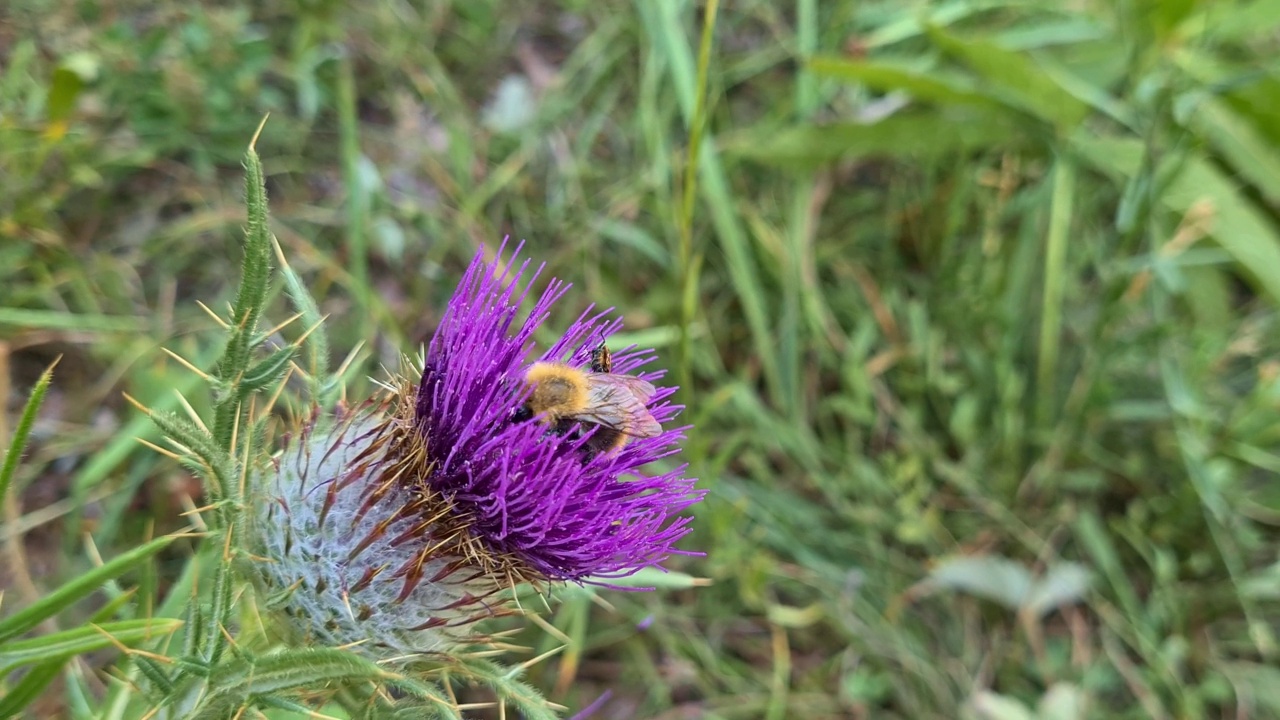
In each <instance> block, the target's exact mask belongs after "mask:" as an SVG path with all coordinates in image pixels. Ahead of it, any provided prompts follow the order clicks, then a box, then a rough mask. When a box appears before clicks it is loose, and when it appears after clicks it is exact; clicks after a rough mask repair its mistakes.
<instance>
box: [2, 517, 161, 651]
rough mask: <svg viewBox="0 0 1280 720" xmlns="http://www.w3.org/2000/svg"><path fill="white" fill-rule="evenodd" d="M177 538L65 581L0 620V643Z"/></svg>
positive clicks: (156, 542) (136, 550) (157, 541)
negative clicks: (38, 598) (63, 583)
mask: <svg viewBox="0 0 1280 720" xmlns="http://www.w3.org/2000/svg"><path fill="white" fill-rule="evenodd" d="M179 537H182V536H181V535H165V536H164V537H159V538H156V539H155V540H152V541H151V542H149V543H147V544H145V545H142V546H141V547H136V548H134V549H133V550H130V551H129V552H126V553H124V554H122V555H120V556H119V557H117V558H113V559H112V560H111V561H110V562H108V563H105V564H104V565H102V566H100V567H96V568H94V569H92V570H90V571H89V572H87V573H85V574H83V575H81V576H80V577H78V578H76V579H75V580H72V581H71V582H68V583H66V584H65V585H63V586H62V587H60V588H58V589H57V590H54V591H53V592H51V593H49V594H47V595H45V596H44V597H42V598H40V600H38V601H37V602H35V603H33V604H31V605H29V606H27V607H26V608H23V609H22V610H19V611H18V612H16V613H14V614H13V615H10V616H9V617H7V618H5V619H4V620H0V642H5V641H7V640H9V639H10V638H14V637H17V636H19V635H21V634H23V633H25V632H27V631H28V630H30V629H31V628H33V627H35V626H36V625H38V624H40V622H41V621H42V620H44V619H45V618H49V617H53V616H54V615H57V614H58V613H60V612H62V611H63V610H65V609H67V608H68V607H70V606H71V605H73V604H75V603H76V602H77V601H79V600H81V599H83V598H85V597H88V596H89V595H90V594H92V593H94V592H95V591H97V590H98V588H100V587H102V584H103V583H105V582H107V581H108V580H114V579H115V578H118V577H120V576H121V575H123V574H125V573H126V572H128V571H130V570H132V569H133V568H135V567H137V566H139V565H141V564H142V563H144V562H146V561H147V559H148V558H150V557H151V556H153V555H155V554H156V553H158V552H160V551H161V550H163V549H165V548H166V547H168V546H169V543H171V542H173V541H174V540H176V539H177V538H179Z"/></svg>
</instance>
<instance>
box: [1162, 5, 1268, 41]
mask: <svg viewBox="0 0 1280 720" xmlns="http://www.w3.org/2000/svg"><path fill="white" fill-rule="evenodd" d="M1277 26H1280V0H1254V2H1238V3H1232V4H1231V6H1230V7H1224V6H1223V4H1222V3H1202V4H1201V9H1200V10H1199V11H1197V12H1195V13H1192V14H1191V15H1189V16H1187V17H1186V18H1185V19H1183V20H1182V23H1181V25H1179V27H1178V35H1179V36H1181V37H1183V38H1186V39H1187V40H1190V39H1193V38H1198V37H1200V36H1201V35H1208V36H1209V39H1210V40H1212V41H1213V42H1215V43H1220V42H1230V41H1232V40H1246V39H1250V38H1256V37H1265V36H1269V35H1270V34H1272V33H1274V32H1275V30H1276V27H1277Z"/></svg>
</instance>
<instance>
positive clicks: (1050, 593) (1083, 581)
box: [1022, 562, 1093, 617]
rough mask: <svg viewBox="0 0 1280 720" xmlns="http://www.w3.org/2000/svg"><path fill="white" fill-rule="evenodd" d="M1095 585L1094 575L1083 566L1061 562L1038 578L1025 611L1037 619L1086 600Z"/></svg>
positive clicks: (1025, 601) (1025, 603)
mask: <svg viewBox="0 0 1280 720" xmlns="http://www.w3.org/2000/svg"><path fill="white" fill-rule="evenodd" d="M1092 584H1093V575H1092V573H1090V572H1089V569H1088V568H1086V567H1085V566H1083V565H1080V564H1078V563H1073V562H1060V563H1055V564H1053V565H1050V566H1049V568H1048V569H1047V570H1045V572H1044V574H1043V575H1041V576H1039V577H1037V578H1036V581H1035V583H1034V584H1033V585H1032V587H1031V593H1030V594H1029V595H1028V596H1027V598H1026V599H1025V600H1024V601H1023V603H1022V606H1023V609H1024V610H1026V611H1028V612H1030V613H1031V614H1033V615H1034V616H1036V617H1042V616H1043V615H1044V614H1045V613H1048V612H1050V611H1052V610H1055V609H1057V608H1060V607H1062V606H1063V605H1071V604H1073V603H1077V602H1080V601H1081V600H1083V599H1084V596H1085V594H1086V593H1088V592H1089V587H1090V586H1091V585H1092Z"/></svg>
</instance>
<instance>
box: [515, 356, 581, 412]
mask: <svg viewBox="0 0 1280 720" xmlns="http://www.w3.org/2000/svg"><path fill="white" fill-rule="evenodd" d="M525 382H526V383H528V385H529V386H530V387H531V388H532V393H531V394H530V396H529V399H528V401H527V403H526V404H527V405H528V408H529V410H530V411H531V412H532V413H533V414H534V415H542V414H545V415H546V420H547V422H554V421H555V420H556V419H558V418H559V417H561V416H564V415H571V414H573V413H575V412H578V411H580V410H581V409H582V408H584V407H586V406H587V402H588V400H589V396H588V392H589V389H588V382H587V376H586V373H584V372H582V371H581V370H579V369H577V368H573V367H570V366H568V365H561V364H559V363H547V362H539V363H534V364H533V366H531V367H530V368H529V370H528V371H527V372H526V373H525Z"/></svg>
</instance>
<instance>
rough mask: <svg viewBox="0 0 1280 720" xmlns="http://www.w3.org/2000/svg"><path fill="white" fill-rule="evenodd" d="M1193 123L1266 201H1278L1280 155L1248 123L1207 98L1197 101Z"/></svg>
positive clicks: (1227, 107)
mask: <svg viewBox="0 0 1280 720" xmlns="http://www.w3.org/2000/svg"><path fill="white" fill-rule="evenodd" d="M1193 122H1194V124H1195V126H1196V129H1197V130H1199V131H1200V133H1201V134H1202V135H1204V136H1205V137H1206V138H1208V140H1209V142H1210V144H1212V145H1213V147H1214V149H1216V150H1217V151H1218V152H1219V153H1221V154H1222V156H1223V158H1225V159H1226V161H1227V163H1229V164H1230V165H1231V167H1232V168H1233V169H1234V170H1235V171H1236V172H1237V173H1239V174H1240V176H1241V177H1243V178H1245V179H1246V180H1248V181H1249V182H1250V183H1252V184H1253V186H1254V187H1255V188H1256V189H1257V190H1258V192H1260V193H1262V195H1263V196H1264V197H1265V198H1266V199H1267V201H1268V202H1272V203H1280V154H1277V153H1276V150H1275V146H1274V145H1272V144H1271V143H1270V142H1269V141H1268V140H1267V139H1266V138H1265V137H1263V136H1262V134H1261V133H1259V132H1258V129H1257V128H1256V127H1255V126H1254V125H1253V124H1252V123H1251V122H1249V121H1248V120H1246V119H1245V118H1244V117H1241V116H1240V115H1239V114H1237V113H1235V112H1234V111H1232V110H1231V108H1230V107H1229V106H1228V105H1227V104H1226V103H1224V102H1222V101H1220V100H1217V99H1214V98H1209V97H1206V98H1203V99H1201V100H1200V101H1199V102H1198V103H1197V104H1196V110H1195V114H1194V116H1193Z"/></svg>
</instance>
